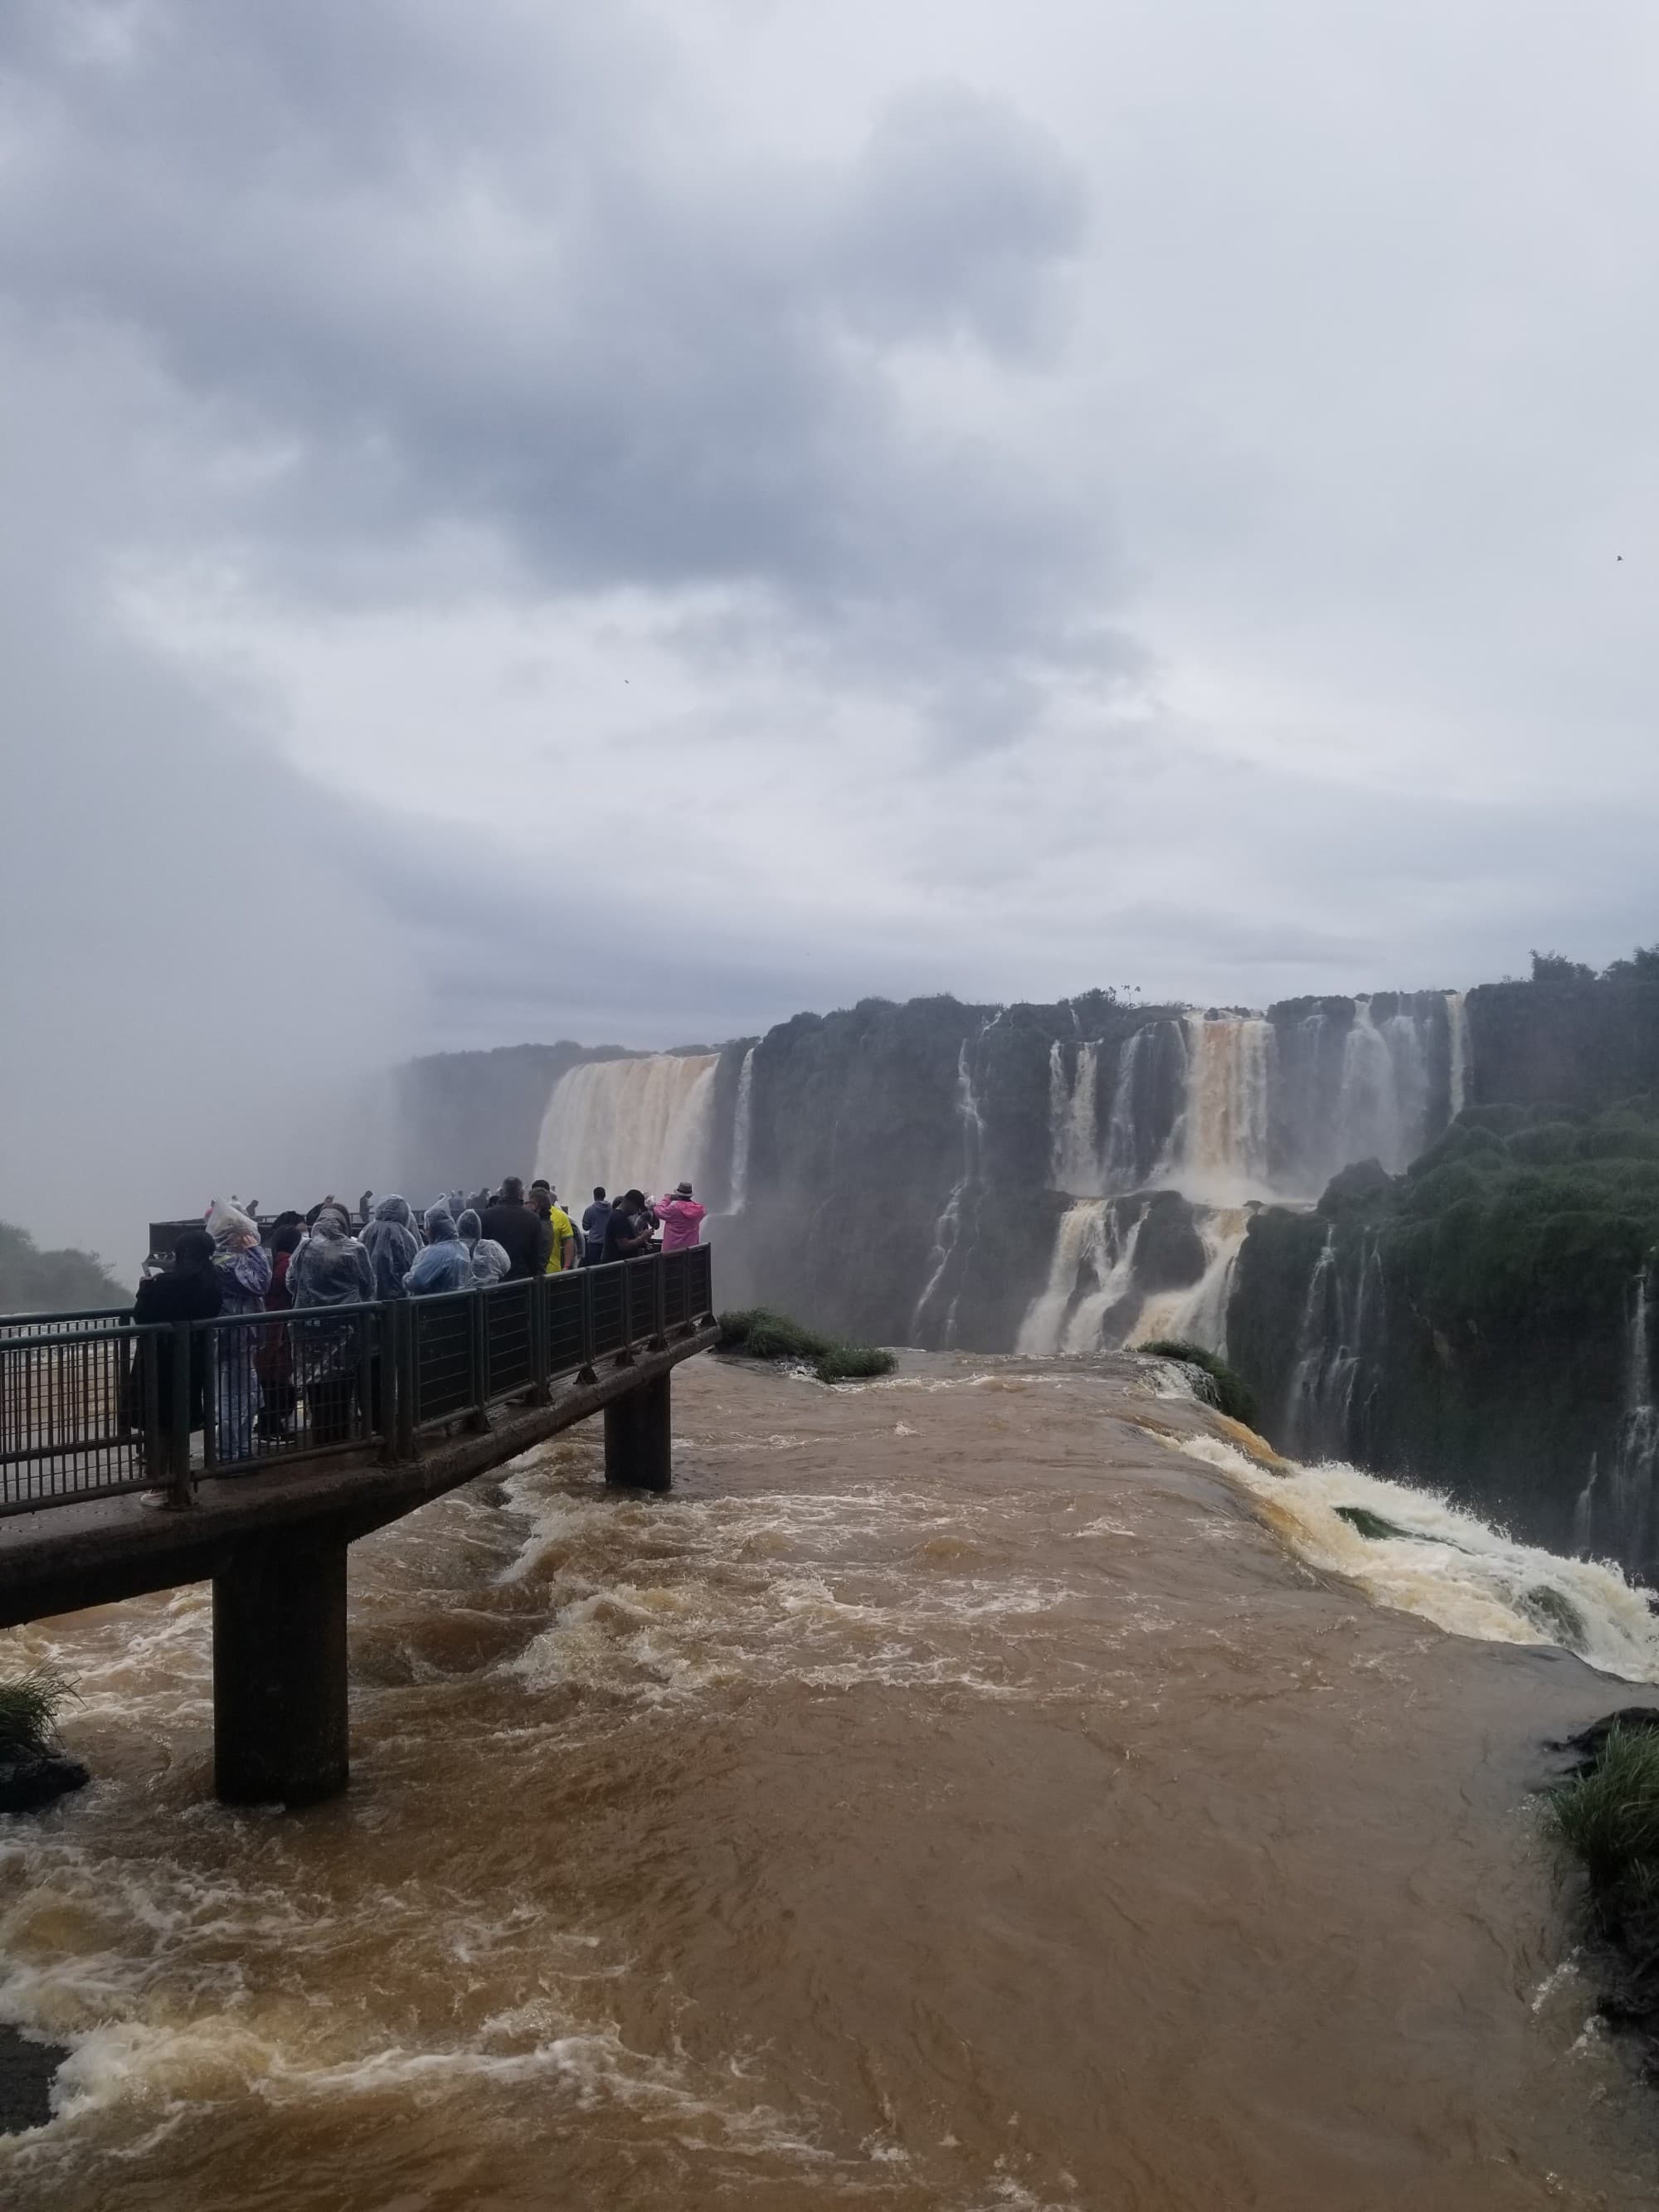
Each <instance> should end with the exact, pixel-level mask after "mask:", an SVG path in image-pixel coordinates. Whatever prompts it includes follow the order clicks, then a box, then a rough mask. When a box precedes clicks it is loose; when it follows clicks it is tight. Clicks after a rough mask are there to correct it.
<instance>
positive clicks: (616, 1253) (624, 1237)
mask: <svg viewBox="0 0 1659 2212" xmlns="http://www.w3.org/2000/svg"><path fill="white" fill-rule="evenodd" d="M650 1249H651V1215H650V1212H649V1210H648V1209H647V1206H646V1203H645V1193H644V1192H643V1191H642V1190H625V1191H624V1192H623V1194H622V1196H621V1197H620V1198H619V1199H618V1200H617V1202H616V1204H615V1205H614V1206H612V1207H611V1218H610V1219H609V1220H608V1221H607V1222H606V1223H605V1259H606V1260H607V1261H611V1260H640V1259H643V1258H644V1256H645V1255H646V1254H647V1252H649V1250H650Z"/></svg>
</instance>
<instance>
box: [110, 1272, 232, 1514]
mask: <svg viewBox="0 0 1659 2212" xmlns="http://www.w3.org/2000/svg"><path fill="white" fill-rule="evenodd" d="M223 1304H224V1292H223V1291H222V1288H221V1287H220V1282H219V1276H218V1273H217V1271H216V1269H215V1267H214V1265H213V1239H212V1238H211V1237H210V1236H209V1235H208V1233H207V1231H206V1230H205V1229H186V1230H184V1231H181V1232H180V1234H179V1239H178V1242H177V1243H175V1244H174V1245H173V1265H172V1266H171V1267H169V1268H168V1269H167V1271H166V1273H164V1274H160V1275H147V1276H146V1277H145V1278H144V1279H143V1282H142V1283H140V1284H139V1285H138V1293H137V1297H135V1298H134V1299H133V1302H132V1318H133V1320H134V1321H135V1322H139V1323H140V1324H144V1325H149V1324H153V1323H156V1322H165V1323H167V1324H171V1323H173V1322H185V1323H186V1324H188V1323H189V1322H193V1321H212V1320H214V1319H216V1317H217V1316H218V1314H219V1312H220V1310H221V1309H222V1306H223ZM206 1366H207V1338H206V1336H205V1334H203V1333H201V1332H200V1331H192V1332H191V1340H190V1419H189V1425H190V1427H191V1429H199V1428H200V1427H201V1425H202V1418H203V1414H202V1394H203V1386H204V1379H205V1370H206ZM146 1371H147V1370H146V1367H145V1363H144V1361H143V1358H142V1357H138V1358H135V1359H134V1361H133V1365H132V1371H131V1375H130V1376H129V1377H128V1382H127V1409H128V1410H127V1418H128V1419H129V1421H130V1422H131V1425H132V1427H133V1428H134V1429H135V1430H136V1431H137V1432H138V1433H139V1434H140V1435H142V1436H143V1437H146V1439H147V1440H152V1441H153V1442H154V1443H155V1447H156V1449H157V1450H158V1452H159V1454H160V1457H161V1464H159V1465H155V1466H152V1467H151V1468H149V1474H150V1477H151V1480H153V1481H155V1482H156V1483H158V1484H159V1483H161V1482H162V1481H164V1480H165V1479H166V1458H167V1438H168V1436H169V1434H170V1432H171V1430H172V1427H173V1414H174V1405H173V1348H172V1346H171V1345H169V1344H168V1342H167V1340H166V1338H165V1337H164V1338H162V1339H161V1342H160V1343H159V1345H158V1346H157V1349H156V1352H155V1363H154V1365H153V1367H151V1368H150V1369H149V1370H148V1371H149V1372H150V1373H152V1374H153V1375H154V1376H155V1421H154V1424H152V1423H151V1422H150V1420H149V1410H150V1409H149V1403H148V1401H147V1398H146V1393H145V1384H144V1377H145V1374H146Z"/></svg>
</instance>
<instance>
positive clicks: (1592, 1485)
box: [1227, 1105, 1659, 1579]
mask: <svg viewBox="0 0 1659 2212" xmlns="http://www.w3.org/2000/svg"><path fill="white" fill-rule="evenodd" d="M1656 1255H1659V1115H1655V1114H1654V1113H1653V1112H1652V1111H1651V1110H1650V1109H1648V1108H1644V1107H1624V1108H1615V1109H1611V1110H1609V1111H1607V1112H1606V1113H1603V1114H1601V1115H1590V1114H1588V1113H1586V1112H1585V1111H1584V1109H1582V1108H1559V1107H1553V1106H1550V1107H1530V1108H1528V1107H1518V1106H1501V1105H1500V1106H1492V1107H1472V1108H1470V1109H1468V1110H1467V1111H1466V1112H1465V1113H1464V1114H1463V1115H1462V1116H1461V1117H1460V1119H1459V1121H1458V1122H1457V1123H1456V1124H1455V1127H1453V1128H1452V1129H1451V1130H1449V1132H1448V1133H1447V1134H1446V1135H1445V1137H1443V1139H1441V1140H1440V1142H1439V1143H1438V1144H1437V1145H1436V1146H1433V1147H1432V1148H1431V1150H1430V1151H1429V1152H1426V1153H1425V1154H1424V1155H1423V1156H1422V1157H1421V1158H1419V1160H1417V1161H1416V1162H1415V1163H1414V1164H1413V1165H1412V1167H1411V1168H1409V1169H1408V1170H1407V1172H1406V1173H1405V1174H1404V1175H1403V1176H1398V1177H1390V1176H1387V1175H1384V1174H1383V1173H1382V1172H1381V1171H1380V1170H1376V1168H1375V1167H1374V1165H1368V1166H1366V1167H1363V1168H1358V1169H1351V1170H1347V1171H1346V1173H1345V1174H1344V1175H1342V1176H1338V1177H1337V1178H1336V1179H1335V1180H1334V1182H1332V1184H1331V1185H1330V1187H1329V1188H1328V1190H1327V1192H1326V1193H1325V1195H1324V1197H1323V1198H1322V1200H1321V1201H1320V1204H1319V1206H1318V1208H1317V1209H1316V1211H1315V1212H1299V1213H1293V1212H1289V1211H1288V1210H1285V1209H1282V1208H1272V1209H1268V1210H1267V1211H1264V1212H1262V1213H1261V1214H1260V1215H1258V1217H1257V1218H1255V1221H1254V1222H1253V1223H1252V1225H1251V1226H1250V1230H1249V1234H1248V1236H1247V1237H1246V1238H1245V1240H1244V1244H1243V1250H1242V1252H1241V1254H1240V1256H1239V1261H1238V1266H1237V1273H1236V1276H1235V1280H1234V1285H1233V1291H1232V1298H1231V1306H1230V1309H1229V1313H1228V1321H1227V1345H1228V1352H1229V1357H1230V1358H1231V1360H1232V1362H1233V1363H1234V1364H1235V1365H1236V1366H1237V1368H1238V1370H1239V1371H1240V1372H1241V1374H1243V1376H1244V1377H1245V1379H1246V1381H1247V1382H1248V1383H1249V1385H1250V1387H1251V1388H1252V1389H1254V1390H1255V1394H1256V1396H1257V1398H1258V1401H1259V1402H1260V1404H1261V1410H1262V1425H1263V1427H1264V1428H1265V1429H1266V1431H1267V1434H1268V1436H1269V1437H1271V1438H1272V1440H1273V1442H1274V1443H1277V1444H1278V1445H1279V1447H1280V1448H1281V1449H1283V1450H1285V1452H1286V1453H1288V1454H1290V1455H1292V1456H1295V1457H1298V1458H1304V1459H1318V1458H1337V1459H1346V1460H1351V1461H1353V1462H1356V1463H1358V1464H1360V1465H1363V1466H1365V1467H1369V1468H1374V1469H1376V1470H1378V1471H1381V1472H1384V1473H1396V1474H1407V1475H1410V1476H1412V1477H1413V1478H1414V1479H1416V1480H1421V1481H1426V1482H1430V1483H1432V1484H1434V1485H1436V1486H1440V1487H1443V1488H1445V1489H1447V1490H1449V1491H1450V1492H1452V1493H1453V1494H1454V1495H1455V1496H1456V1497H1458V1498H1460V1499H1462V1500H1463V1501H1465V1502H1468V1503H1469V1504H1474V1505H1475V1506H1476V1507H1477V1508H1478V1509H1479V1510H1480V1511H1481V1512H1482V1513H1483V1514H1485V1515H1486V1516H1488V1517H1490V1518H1495V1519H1498V1520H1500V1521H1502V1522H1504V1523H1505V1524H1506V1525H1507V1526H1508V1527H1510V1528H1511V1529H1512V1530H1513V1531H1514V1532H1515V1533H1516V1534H1519V1535H1522V1536H1523V1537H1525V1538H1527V1539H1528V1541H1533V1542H1536V1543H1541V1544H1544V1545H1547V1546H1548V1547H1550V1548H1551V1549H1553V1550H1557V1551H1573V1550H1577V1551H1583V1552H1589V1553H1595V1554H1596V1555H1597V1556H1610V1557H1613V1558H1616V1559H1619V1560H1620V1562H1621V1563H1622V1564H1623V1565H1625V1566H1626V1568H1627V1569H1629V1570H1631V1571H1633V1572H1636V1573H1639V1574H1641V1575H1643V1576H1644V1577H1647V1578H1649V1579H1652V1578H1654V1577H1655V1573H1656V1569H1659V1520H1656V1517H1655V1516H1654V1513H1653V1490H1654V1485H1655V1481H1656V1478H1659V1413H1656V1411H1655V1401H1654V1388H1653V1374H1654V1353H1655V1344H1654V1326H1655V1321H1656V1317H1659V1297H1656V1295H1655V1271H1656Z"/></svg>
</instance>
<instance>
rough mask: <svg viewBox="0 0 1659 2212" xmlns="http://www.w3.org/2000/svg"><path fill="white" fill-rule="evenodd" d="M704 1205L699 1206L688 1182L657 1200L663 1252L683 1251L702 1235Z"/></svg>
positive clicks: (705, 1209)
mask: <svg viewBox="0 0 1659 2212" xmlns="http://www.w3.org/2000/svg"><path fill="white" fill-rule="evenodd" d="M707 1212H708V1207H707V1206H699V1205H698V1203H697V1201H696V1199H695V1198H693V1197H692V1195H691V1186H690V1183H689V1182H683V1183H681V1184H679V1185H678V1187H677V1188H675V1189H673V1190H671V1191H670V1192H669V1194H668V1195H667V1196H666V1197H665V1198H664V1199H661V1200H659V1201H658V1205H657V1215H658V1218H659V1220H660V1221H661V1223H662V1249H663V1250H664V1251H665V1252H684V1250H685V1249H686V1247H687V1246H688V1245H690V1244H695V1243H697V1241H698V1239H699V1238H700V1237H702V1222H703V1216H704V1215H705V1214H706V1213H707Z"/></svg>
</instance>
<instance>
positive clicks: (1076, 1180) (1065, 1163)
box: [1048, 1042, 1101, 1198]
mask: <svg viewBox="0 0 1659 2212" xmlns="http://www.w3.org/2000/svg"><path fill="white" fill-rule="evenodd" d="M1099 1085H1100V1048H1099V1046H1098V1045H1094V1044H1080V1045H1079V1047H1078V1048H1077V1065H1076V1067H1075V1069H1074V1071H1073V1076H1072V1079H1071V1082H1070V1083H1069V1084H1067V1082H1066V1055H1065V1052H1064V1050H1063V1049H1062V1048H1061V1047H1060V1044H1059V1043H1058V1042H1055V1043H1054V1044H1052V1045H1051V1046H1050V1047H1049V1048H1048V1117H1049V1118H1048V1127H1049V1133H1050V1134H1049V1156H1050V1172H1051V1174H1052V1176H1053V1178H1054V1188H1055V1189H1056V1190H1065V1191H1070V1192H1072V1193H1073V1194H1074V1195H1076V1196H1078V1197H1080V1198H1082V1197H1093V1196H1096V1195H1097V1194H1098V1193H1099V1191H1100V1187H1101V1182H1100V1139H1099V1130H1098V1123H1097V1112H1098V1101H1099Z"/></svg>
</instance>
